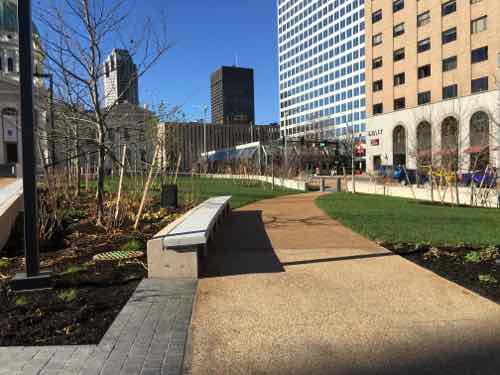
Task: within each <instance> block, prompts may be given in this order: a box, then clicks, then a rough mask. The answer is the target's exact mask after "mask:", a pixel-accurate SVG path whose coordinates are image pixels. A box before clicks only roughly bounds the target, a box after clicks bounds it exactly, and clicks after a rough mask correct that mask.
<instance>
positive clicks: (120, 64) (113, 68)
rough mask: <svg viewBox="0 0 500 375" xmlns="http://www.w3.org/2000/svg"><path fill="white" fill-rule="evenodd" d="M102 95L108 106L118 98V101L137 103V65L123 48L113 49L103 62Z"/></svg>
mask: <svg viewBox="0 0 500 375" xmlns="http://www.w3.org/2000/svg"><path fill="white" fill-rule="evenodd" d="M104 66H105V70H106V71H105V73H106V76H105V77H104V95H105V98H104V100H105V105H106V107H109V106H111V105H113V103H115V102H116V100H117V99H118V102H119V103H130V104H134V105H138V104H139V83H138V79H137V66H136V65H135V64H134V62H133V61H132V56H130V54H129V52H128V51H127V50H124V49H114V50H113V52H111V55H109V56H108V58H107V59H106V62H105V65H104Z"/></svg>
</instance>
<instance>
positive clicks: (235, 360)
mask: <svg viewBox="0 0 500 375" xmlns="http://www.w3.org/2000/svg"><path fill="white" fill-rule="evenodd" d="M316 197H317V194H305V195H297V196H287V197H282V198H278V199H273V200H268V201H262V202H259V203H256V204H252V205H250V206H247V207H244V208H242V209H240V210H237V211H235V212H234V213H233V217H232V219H231V223H230V224H228V225H225V226H224V228H223V230H222V231H221V232H220V236H219V239H218V241H217V245H218V246H217V251H214V252H211V253H210V254H209V258H208V262H207V264H206V267H205V270H204V278H202V279H200V280H199V283H198V291H197V297H196V304H195V310H194V315H193V323H192V326H191V332H190V337H191V339H190V346H189V347H190V350H189V352H188V355H187V360H186V363H185V364H186V372H187V373H189V374H193V375H200V374H224V375H230V374H333V375H336V374H346V375H361V374H398V375H403V374H404V375H406V374H418V375H425V374H445V375H446V374H453V375H463V374H481V375H483V374H492V375H493V374H499V373H500V349H499V348H500V306H498V305H497V304H495V303H493V302H491V301H488V300H486V299H484V298H482V297H480V296H478V295H476V294H474V293H472V292H470V291H468V290H466V289H464V288H462V287H460V286H458V285H456V284H453V283H451V282H449V281H447V280H445V279H443V278H440V277H439V276H437V275H435V274H433V273H431V272H429V271H427V270H425V269H423V268H420V267H418V266H417V265H415V264H413V263H411V262H409V261H406V260H405V259H404V258H402V257H399V256H396V255H394V254H392V253H390V252H389V251H387V250H385V249H383V248H381V247H379V246H377V245H376V244H375V243H373V242H371V241H368V240H366V239H364V238H363V237H361V236H359V235H357V234H354V233H352V232H351V231H350V230H348V229H346V228H345V227H343V226H342V225H340V224H339V223H338V222H336V221H334V220H331V219H330V218H328V217H327V216H326V215H325V214H324V213H323V212H322V211H321V210H319V209H318V208H317V207H316V206H315V203H314V199H315V198H316ZM381 214H383V213H381ZM464 229H465V228H464Z"/></svg>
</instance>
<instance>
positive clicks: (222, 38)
mask: <svg viewBox="0 0 500 375" xmlns="http://www.w3.org/2000/svg"><path fill="white" fill-rule="evenodd" d="M138 3H139V8H140V9H138V11H139V12H141V13H144V14H146V13H149V14H151V12H152V13H153V14H154V9H155V6H160V7H161V8H163V9H165V10H166V12H167V19H166V25H167V30H168V37H169V41H170V42H172V43H173V44H174V46H173V47H172V49H171V50H170V51H169V52H168V53H167V54H166V55H165V56H164V57H163V59H162V60H161V61H160V62H159V63H158V64H157V65H156V66H155V67H154V68H153V69H152V70H150V71H149V72H148V73H147V74H146V76H144V77H142V78H141V81H140V99H141V102H143V103H149V104H155V103H156V104H157V103H158V102H159V100H164V101H165V102H167V103H168V104H169V105H180V104H185V105H184V111H185V112H186V113H187V114H188V115H189V116H190V117H192V118H201V110H199V109H196V108H194V107H193V106H199V105H207V106H208V107H209V108H210V73H211V72H212V71H214V70H215V69H217V68H218V67H220V66H222V65H234V64H235V61H236V55H237V56H238V61H239V66H242V67H249V68H253V69H254V76H255V114H256V123H257V124H267V123H270V122H278V117H279V94H278V89H279V86H278V72H277V70H278V67H277V36H276V35H277V34H276V0H142V1H140V2H138ZM207 117H208V119H210V109H209V112H208V116H207Z"/></svg>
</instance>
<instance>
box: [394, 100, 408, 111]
mask: <svg viewBox="0 0 500 375" xmlns="http://www.w3.org/2000/svg"><path fill="white" fill-rule="evenodd" d="M405 108H406V100H405V98H397V99H394V110H395V111H399V110H401V109H405Z"/></svg>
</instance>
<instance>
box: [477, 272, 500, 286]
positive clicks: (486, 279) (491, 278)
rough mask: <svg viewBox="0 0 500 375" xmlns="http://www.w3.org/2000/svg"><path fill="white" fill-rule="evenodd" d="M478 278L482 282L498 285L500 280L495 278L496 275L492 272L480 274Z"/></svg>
mask: <svg viewBox="0 0 500 375" xmlns="http://www.w3.org/2000/svg"><path fill="white" fill-rule="evenodd" d="M478 279H479V282H480V283H481V284H486V285H496V284H497V283H498V280H497V279H496V278H495V276H493V275H490V274H486V275H479V276H478Z"/></svg>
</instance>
